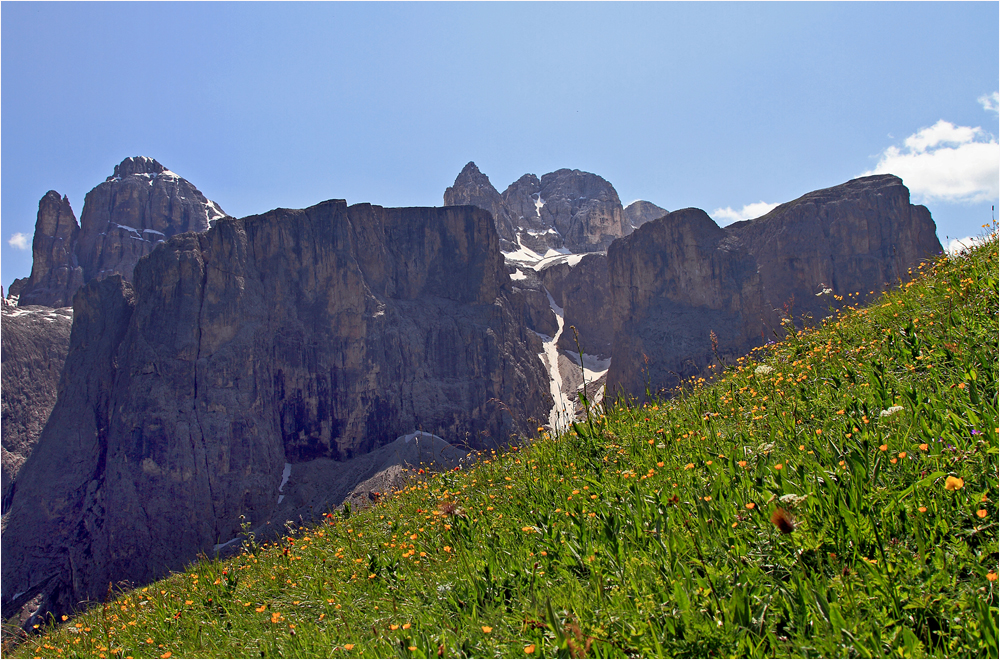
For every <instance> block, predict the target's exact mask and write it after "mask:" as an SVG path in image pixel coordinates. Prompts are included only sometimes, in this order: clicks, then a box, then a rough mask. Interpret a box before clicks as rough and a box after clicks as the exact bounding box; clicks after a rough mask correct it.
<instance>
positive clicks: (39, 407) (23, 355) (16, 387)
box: [0, 299, 73, 514]
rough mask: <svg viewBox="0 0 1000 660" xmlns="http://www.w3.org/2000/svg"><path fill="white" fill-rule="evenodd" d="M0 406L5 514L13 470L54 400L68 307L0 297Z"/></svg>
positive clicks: (14, 476) (65, 343) (18, 466)
mask: <svg viewBox="0 0 1000 660" xmlns="http://www.w3.org/2000/svg"><path fill="white" fill-rule="evenodd" d="M0 305H2V310H0V316H2V322H3V332H2V333H0V343H2V351H0V382H2V386H0V407H2V411H3V423H2V428H3V448H2V452H3V456H2V464H3V477H2V479H3V481H2V485H0V493H2V511H3V513H4V514H6V513H7V509H8V507H9V506H10V500H11V494H12V491H13V490H14V489H15V488H16V480H17V475H18V472H19V471H20V469H21V466H22V465H24V462H25V461H26V460H27V458H28V456H29V455H31V452H32V450H33V449H34V447H35V444H36V442H37V441H38V437H39V435H40V434H41V432H42V428H44V426H45V422H46V421H47V420H48V418H49V413H51V412H52V407H53V406H54V405H55V403H56V391H57V386H58V383H59V374H60V373H62V368H63V363H64V362H65V361H66V353H67V351H68V350H69V332H70V327H71V326H72V324H73V309H72V308H70V307H64V308H61V309H52V308H49V307H38V306H31V305H29V306H22V307H14V306H13V305H11V304H10V303H8V302H7V300H5V299H0Z"/></svg>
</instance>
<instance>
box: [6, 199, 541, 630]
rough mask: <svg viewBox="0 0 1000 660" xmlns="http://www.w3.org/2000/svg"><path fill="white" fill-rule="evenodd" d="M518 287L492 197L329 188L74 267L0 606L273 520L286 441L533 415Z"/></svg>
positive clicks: (345, 444)
mask: <svg viewBox="0 0 1000 660" xmlns="http://www.w3.org/2000/svg"><path fill="white" fill-rule="evenodd" d="M523 304H524V303H523V300H522V299H521V298H520V297H519V296H517V295H515V294H514V293H513V292H512V290H511V286H510V280H509V278H508V276H507V274H506V272H505V270H504V265H503V257H502V255H501V253H500V248H499V241H498V237H497V234H496V231H495V229H494V227H493V221H492V218H491V217H490V215H489V214H488V213H485V212H483V211H481V210H479V209H476V208H473V207H471V206H460V207H450V208H445V209H384V208H380V207H377V206H370V205H356V206H352V207H350V208H348V207H347V205H346V204H345V203H344V202H343V201H338V200H334V201H329V202H324V203H322V204H319V205H316V206H314V207H311V208H308V209H305V210H287V209H279V210H276V211H272V212H270V213H268V214H265V215H262V216H253V217H249V218H244V219H241V220H235V219H231V218H228V219H225V220H221V221H219V222H218V223H216V225H215V226H214V228H213V229H211V230H210V231H208V232H206V233H201V234H196V233H186V234H181V235H178V236H175V237H174V238H173V239H171V240H169V241H167V242H166V243H163V244H161V245H160V246H159V247H158V248H157V249H155V250H153V252H152V253H150V254H149V255H148V257H147V258H146V259H143V260H142V261H141V262H139V264H138V266H137V267H136V269H135V274H134V284H129V283H128V282H126V281H124V280H123V279H122V278H121V277H120V276H111V277H109V278H107V279H105V280H100V281H97V282H93V283H91V284H89V285H87V286H86V287H84V288H83V289H81V291H80V292H79V293H78V295H77V297H76V299H75V301H74V307H75V313H76V320H75V322H74V326H73V334H72V339H71V344H70V353H69V357H68V358H67V362H66V367H65V369H64V372H63V376H62V382H61V384H60V397H59V400H58V402H57V404H56V406H55V409H54V410H53V413H52V416H51V420H50V423H49V425H48V426H47V427H46V429H45V431H44V432H43V434H42V438H41V440H40V441H39V444H38V447H37V448H36V450H35V452H34V454H33V455H32V456H31V458H30V459H29V460H28V462H27V463H26V464H25V466H24V468H23V469H22V473H21V475H20V477H19V478H20V480H21V482H22V483H23V484H24V485H23V487H19V488H18V490H17V492H16V493H15V495H14V497H13V501H12V506H11V510H10V512H9V514H8V515H9V520H8V526H7V532H6V533H5V534H4V536H3V541H2V543H3V557H4V561H3V599H4V600H3V611H4V616H5V617H6V616H7V614H8V613H9V612H11V611H13V610H15V609H16V608H17V607H19V606H20V605H21V604H22V602H23V601H25V600H26V599H27V598H30V597H31V596H32V595H34V594H37V593H39V592H41V593H44V594H45V595H46V601H45V602H44V603H43V606H42V610H40V611H41V612H45V611H52V612H54V613H60V612H64V611H68V610H71V609H74V608H75V607H76V606H77V603H79V602H80V601H83V600H87V599H94V598H99V597H101V596H102V595H103V594H104V592H105V591H106V589H107V584H108V582H109V581H118V580H122V579H126V580H131V581H133V582H145V581H148V580H152V579H154V578H156V577H159V576H161V575H163V574H164V573H165V572H166V571H167V570H169V569H175V568H179V567H180V566H182V565H183V564H184V563H185V562H187V561H190V560H191V559H193V558H194V556H195V555H196V553H198V552H211V550H212V548H213V546H214V544H217V543H220V540H222V541H224V540H226V539H230V538H232V537H234V536H236V535H237V534H238V533H239V526H238V523H239V516H240V515H241V514H245V515H246V516H247V517H248V518H249V519H250V520H252V521H254V523H255V524H258V523H261V524H262V523H263V522H265V521H267V520H271V519H273V520H276V521H279V522H280V521H283V520H284V519H285V518H284V516H285V515H288V514H289V513H292V510H289V509H288V502H284V503H281V504H279V487H280V486H281V482H282V473H283V469H284V465H285V463H290V464H292V465H293V473H295V474H303V475H306V474H309V473H310V470H309V469H307V468H306V467H304V466H308V465H312V464H313V463H314V462H315V461H331V460H334V461H340V460H346V459H350V458H352V457H356V456H359V455H362V454H364V453H366V452H370V451H372V450H373V449H376V448H378V447H380V446H383V445H386V444H388V443H390V442H392V441H394V440H395V439H396V438H398V437H400V436H401V435H404V434H407V433H409V432H411V431H414V430H417V429H420V430H423V431H426V432H429V433H433V434H435V435H437V436H440V437H442V438H445V439H447V440H448V441H449V442H451V443H452V444H456V445H461V444H467V445H468V446H471V447H488V446H494V445H496V444H501V443H505V442H506V441H507V440H508V439H509V438H510V437H511V435H516V434H520V433H527V432H528V431H529V430H530V428H532V424H533V423H536V422H531V421H529V420H530V419H531V418H534V419H535V420H541V419H544V418H545V417H546V416H547V414H548V410H549V408H550V407H551V405H552V404H551V398H550V397H549V396H548V395H547V394H545V393H546V392H547V390H548V387H547V381H546V378H545V375H544V373H543V372H542V366H541V364H540V363H539V360H538V358H537V354H538V353H539V351H540V342H539V341H538V339H537V337H536V336H535V335H534V334H533V333H531V332H529V331H528V330H527V329H526V327H525V323H524V319H523ZM518 313H520V314H521V315H520V316H519V315H518ZM300 467H301V468H302V469H300ZM313 472H316V473H317V474H320V473H325V472H324V470H314V471H313ZM327 472H328V471H327ZM300 485H301V484H300ZM303 487H304V486H303ZM306 490H307V491H308V490H309V488H306ZM332 490H337V488H332ZM309 492H311V491H309ZM334 504H339V502H334Z"/></svg>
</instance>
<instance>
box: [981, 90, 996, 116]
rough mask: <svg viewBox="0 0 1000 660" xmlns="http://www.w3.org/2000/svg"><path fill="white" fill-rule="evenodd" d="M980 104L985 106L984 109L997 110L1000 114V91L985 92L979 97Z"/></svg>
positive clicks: (988, 110) (987, 110)
mask: <svg viewBox="0 0 1000 660" xmlns="http://www.w3.org/2000/svg"><path fill="white" fill-rule="evenodd" d="M979 104H980V105H982V106H983V110H985V111H986V112H995V113H997V114H1000V92H993V93H992V94H983V95H982V96H980V97H979Z"/></svg>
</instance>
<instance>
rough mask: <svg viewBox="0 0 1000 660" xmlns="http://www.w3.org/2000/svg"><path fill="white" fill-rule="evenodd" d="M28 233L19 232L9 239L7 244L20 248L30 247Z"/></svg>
mask: <svg viewBox="0 0 1000 660" xmlns="http://www.w3.org/2000/svg"><path fill="white" fill-rule="evenodd" d="M28 238H29V237H28V235H27V234H22V233H21V232H17V233H16V234H13V235H12V236H11V237H10V238H8V239H7V245H9V246H11V247H12V248H17V249H18V250H27V249H28Z"/></svg>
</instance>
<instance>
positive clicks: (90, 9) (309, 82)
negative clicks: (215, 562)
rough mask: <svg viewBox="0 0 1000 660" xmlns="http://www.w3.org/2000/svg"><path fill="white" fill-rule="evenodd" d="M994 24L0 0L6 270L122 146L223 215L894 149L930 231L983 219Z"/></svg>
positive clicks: (943, 19)
mask: <svg viewBox="0 0 1000 660" xmlns="http://www.w3.org/2000/svg"><path fill="white" fill-rule="evenodd" d="M998 23H1000V5H998V3H996V2H983V3H958V2H954V3H953V2H946V3H913V4H911V3H895V2H893V3H844V4H839V3H838V4H827V3H811V2H810V3H803V4H797V3H783V2H782V3H763V4H757V3H732V4H731V3H700V2H699V3H690V4H688V3H609V4H605V3H583V4H578V3H554V4H548V3H530V2H529V3H513V4H507V3H476V4H466V3H442V4H438V3H402V4H395V3H358V4H353V3H304V4H298V3H274V4H272V3H246V4H244V3H218V4H216V3H159V2H156V3H138V4H132V3H118V2H115V3H97V4H90V3H48V2H46V3H21V2H4V3H2V5H0V30H2V38H0V56H2V57H0V67H2V69H0V81H2V83H0V84H2V96H0V98H2V136H0V137H2V140H0V157H2V177H0V192H2V198H0V203H2V230H0V231H2V244H0V248H2V283H3V285H4V287H5V288H6V287H7V286H9V284H10V282H11V280H13V278H15V277H20V276H25V275H27V274H28V273H29V272H30V268H31V253H30V243H31V235H32V232H33V230H34V222H35V214H36V212H37V205H38V200H39V199H40V198H41V197H42V195H44V194H45V192H46V191H48V190H50V189H55V190H57V191H59V192H60V193H63V194H66V195H68V196H69V199H70V202H71V204H72V206H73V210H74V211H75V212H76V214H77V217H78V218H79V216H80V213H81V211H82V207H83V197H84V195H85V194H86V192H87V191H89V190H90V189H91V188H93V187H94V186H96V185H97V184H98V183H100V182H101V181H103V180H104V178H105V177H107V176H108V175H110V174H111V173H112V170H113V169H114V166H115V165H116V164H117V163H118V162H120V161H121V160H122V159H123V158H125V157H127V156H136V155H145V156H151V157H154V158H156V159H157V160H159V161H160V162H161V163H163V164H164V165H166V166H167V167H169V168H170V169H171V170H173V171H174V172H176V173H178V174H180V175H181V176H183V177H185V178H187V179H188V180H190V181H191V182H192V183H194V184H195V185H196V186H197V187H198V188H199V189H200V190H201V191H202V192H203V193H205V194H206V195H207V196H208V197H209V198H211V199H213V200H215V201H217V202H218V203H219V204H220V205H221V206H222V207H223V208H224V209H225V210H226V211H227V212H228V213H230V214H231V215H236V216H243V215H249V214H252V213H259V212H263V211H266V210H269V209H272V208H275V207H279V206H284V207H292V208H300V207H304V206H309V205H312V204H315V203H317V202H320V201H322V200H325V199H330V198H346V199H347V200H348V202H350V203H355V202H372V203H375V204H381V205H383V206H411V205H414V206H416V205H440V204H441V203H442V194H443V192H444V189H445V188H446V187H447V186H449V185H451V184H452V183H453V182H454V179H455V176H456V175H457V174H458V172H459V171H460V170H461V168H462V167H463V166H464V165H465V163H466V162H468V161H470V160H474V161H475V162H476V163H477V164H478V165H479V167H480V169H481V170H482V171H483V172H484V173H486V174H487V175H488V176H489V177H490V179H491V181H492V182H493V184H494V186H495V187H496V188H497V189H498V190H501V191H502V190H503V189H504V188H505V187H506V186H507V185H508V184H509V183H511V182H512V181H514V180H515V179H516V178H518V177H519V176H521V175H522V174H525V173H527V172H533V173H536V174H539V175H541V174H543V173H545V172H549V171H552V170H555V169H558V168H561V167H570V168H578V169H582V170H586V171H590V172H594V173H597V174H600V175H601V176H603V177H604V178H606V179H608V180H609V181H610V182H611V183H612V184H614V186H615V188H616V189H617V190H618V193H619V196H620V197H621V198H622V201H623V202H624V203H626V204H627V203H629V202H631V201H633V200H635V199H647V200H649V201H652V202H654V203H656V204H659V205H660V206H662V207H665V208H667V209H669V210H674V209H677V208H683V207H688V206H696V207H699V208H703V209H705V210H707V211H708V212H709V213H710V214H712V215H713V217H716V219H717V220H718V221H719V222H720V223H726V222H729V221H731V219H732V218H736V217H741V216H742V215H747V214H750V213H752V212H754V211H755V210H756V211H759V210H760V209H765V208H766V204H775V203H779V202H785V201H789V200H791V199H794V198H796V197H798V196H800V195H802V194H805V193H807V192H809V191H811V190H815V189H817V188H823V187H828V186H832V185H836V184H839V183H843V182H844V181H847V180H849V179H851V178H854V177H856V176H859V175H861V174H864V173H866V172H870V171H896V173H899V174H901V175H902V176H903V179H904V182H905V183H907V184H908V185H909V186H910V188H911V191H912V192H913V193H914V198H915V199H914V201H918V202H923V203H926V204H927V206H928V207H929V208H930V209H931V212H932V214H933V216H934V218H935V220H936V221H937V223H938V234H939V236H940V238H941V239H942V242H944V239H945V236H946V235H947V236H951V237H960V236H968V235H972V234H976V233H978V232H979V229H980V225H982V224H983V223H986V222H989V221H990V206H991V204H996V203H997V202H996V197H997V194H998V193H997V188H998V185H1000V184H998V181H997V179H998V175H997V163H998V160H1000V151H998V148H997V134H998V133H1000V127H998V115H997V110H996V108H997V105H998V101H997V97H996V92H997V88H998V78H1000V70H998V59H997V52H1000V44H998ZM975 129H979V130H978V131H977V130H975ZM761 202H764V203H765V205H764V206H761V205H760V204H759V203H761ZM755 203H756V204H757V206H755V207H751V208H749V209H747V210H746V211H744V210H743V207H745V206H747V205H751V204H755ZM18 234H21V235H22V238H18V237H17V235H18ZM22 246H23V247H26V248H27V249H22Z"/></svg>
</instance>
